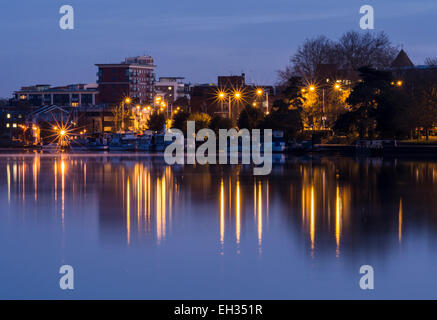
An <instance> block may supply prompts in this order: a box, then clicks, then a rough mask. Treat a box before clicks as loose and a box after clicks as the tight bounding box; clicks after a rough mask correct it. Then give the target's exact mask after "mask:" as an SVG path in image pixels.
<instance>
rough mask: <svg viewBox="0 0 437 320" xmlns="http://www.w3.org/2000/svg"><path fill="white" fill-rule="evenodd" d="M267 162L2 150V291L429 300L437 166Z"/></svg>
mask: <svg viewBox="0 0 437 320" xmlns="http://www.w3.org/2000/svg"><path fill="white" fill-rule="evenodd" d="M275 162H276V163H275V165H274V167H273V171H272V173H271V175H269V176H265V177H254V176H253V175H252V168H250V167H245V166H172V167H170V166H166V165H165V163H164V161H163V159H162V156H159V155H141V156H139V155H125V156H120V155H109V156H108V155H32V154H29V155H20V154H17V155H6V154H2V155H0V205H1V209H0V237H1V238H0V250H1V251H0V252H1V260H0V298H3V299H4V298H8V299H9V298H19V299H21V298H42V299H45V298H56V299H76V298H84V299H88V298H121V299H124V298H134V299H137V298H138V299H225V298H227V299H292V298H317V299H319V298H332V299H337V298H359V299H370V298H434V299H435V298H437V291H436V289H437V277H436V275H435V274H436V270H437V233H436V229H437V228H436V227H437V210H436V209H437V162H435V161H433V160H430V161H414V160H412V161H410V160H400V159H382V158H371V159H354V158H340V157H321V158H319V157H317V158H316V157H303V158H294V157H291V158H284V157H282V156H280V157H278V158H276V159H275ZM64 264H69V265H72V266H73V267H74V270H75V289H74V290H72V291H68V292H67V291H62V290H60V289H59V285H58V281H59V278H60V275H59V273H58V272H59V268H60V266H61V265H64ZM362 265H372V266H373V267H374V269H375V290H373V291H363V290H361V289H360V287H359V279H360V276H361V275H360V274H359V269H360V266H362Z"/></svg>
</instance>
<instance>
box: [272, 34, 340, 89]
mask: <svg viewBox="0 0 437 320" xmlns="http://www.w3.org/2000/svg"><path fill="white" fill-rule="evenodd" d="M334 51H335V43H334V42H332V41H331V40H329V39H328V38H326V37H325V36H319V37H315V38H312V39H307V40H305V42H304V44H303V45H302V46H300V47H299V48H298V49H297V52H296V53H295V54H294V55H293V56H292V57H291V58H290V62H291V65H290V66H287V67H286V68H285V69H284V70H281V71H279V77H280V80H282V81H284V82H285V81H288V80H289V79H290V78H291V77H292V76H295V75H298V76H301V77H303V78H306V79H311V78H312V77H313V76H314V74H315V72H316V68H317V66H318V65H320V64H324V63H334V59H335V54H333V53H334Z"/></svg>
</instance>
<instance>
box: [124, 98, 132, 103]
mask: <svg viewBox="0 0 437 320" xmlns="http://www.w3.org/2000/svg"><path fill="white" fill-rule="evenodd" d="M131 101H132V100H131V99H130V98H129V97H127V98H126V99H124V102H125V103H126V104H129V103H131Z"/></svg>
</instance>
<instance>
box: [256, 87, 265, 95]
mask: <svg viewBox="0 0 437 320" xmlns="http://www.w3.org/2000/svg"><path fill="white" fill-rule="evenodd" d="M256 94H257V95H259V96H262V95H263V94H264V91H263V90H262V89H258V90H256Z"/></svg>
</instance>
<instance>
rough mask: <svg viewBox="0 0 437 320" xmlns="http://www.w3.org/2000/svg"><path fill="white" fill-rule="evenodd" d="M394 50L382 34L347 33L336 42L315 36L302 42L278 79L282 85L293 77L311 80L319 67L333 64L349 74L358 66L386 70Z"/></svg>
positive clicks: (394, 54)
mask: <svg viewBox="0 0 437 320" xmlns="http://www.w3.org/2000/svg"><path fill="white" fill-rule="evenodd" d="M397 51H398V48H396V47H394V46H393V45H392V44H391V42H390V40H389V38H388V36H387V35H386V34H385V33H383V32H381V33H378V34H373V33H370V32H367V33H359V32H355V31H350V32H347V33H345V34H343V35H342V36H341V38H340V39H339V40H338V41H336V42H334V41H331V40H329V39H328V38H326V37H325V36H319V37H316V38H312V39H307V40H305V42H304V44H303V45H302V46H300V47H299V48H298V49H297V52H296V53H295V54H294V55H293V56H292V57H291V58H290V62H291V65H289V66H287V67H286V68H285V69H284V70H281V71H279V78H280V80H281V81H282V82H283V81H285V80H287V79H289V78H290V77H291V76H293V75H298V76H301V77H303V78H304V79H313V78H314V77H315V73H316V70H317V67H318V66H319V65H321V64H336V65H337V66H338V67H339V68H341V69H345V70H349V71H350V70H357V69H358V68H360V67H362V66H369V67H373V68H386V67H389V66H390V64H391V62H392V61H393V60H394V58H395V56H396V53H397Z"/></svg>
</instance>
